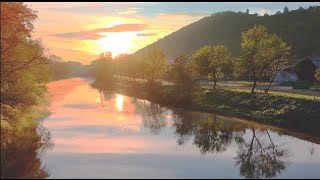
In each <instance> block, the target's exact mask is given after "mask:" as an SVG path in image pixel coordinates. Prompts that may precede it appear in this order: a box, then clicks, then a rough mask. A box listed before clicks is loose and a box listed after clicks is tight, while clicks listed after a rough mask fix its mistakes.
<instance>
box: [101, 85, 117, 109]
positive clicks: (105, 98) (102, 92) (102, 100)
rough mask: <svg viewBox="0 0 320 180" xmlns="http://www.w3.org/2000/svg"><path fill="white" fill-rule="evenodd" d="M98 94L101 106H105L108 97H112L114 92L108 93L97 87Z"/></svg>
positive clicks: (108, 99)
mask: <svg viewBox="0 0 320 180" xmlns="http://www.w3.org/2000/svg"><path fill="white" fill-rule="evenodd" d="M99 95H100V103H101V106H102V107H103V108H106V107H107V104H108V102H109V101H110V99H112V98H113V97H114V95H115V94H114V93H110V92H108V91H104V90H100V89H99Z"/></svg>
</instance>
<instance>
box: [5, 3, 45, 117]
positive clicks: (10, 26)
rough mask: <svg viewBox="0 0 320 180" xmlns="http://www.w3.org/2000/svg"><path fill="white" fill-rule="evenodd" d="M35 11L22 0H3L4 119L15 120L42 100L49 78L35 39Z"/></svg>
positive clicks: (40, 46)
mask: <svg viewBox="0 0 320 180" xmlns="http://www.w3.org/2000/svg"><path fill="white" fill-rule="evenodd" d="M36 18H37V15H36V11H34V10H32V9H30V8H28V7H27V5H25V4H23V3H21V2H1V110H2V111H1V119H3V120H7V121H10V122H13V121H14V120H15V119H16V118H15V117H16V116H17V111H19V112H20V113H23V112H26V111H27V109H28V108H30V107H31V106H34V105H37V104H39V103H40V101H42V99H41V97H43V96H44V94H45V93H46V83H47V82H48V81H49V80H50V73H49V72H50V71H49V66H48V64H49V60H48V59H47V57H46V56H45V55H44V50H45V49H44V47H43V45H42V43H41V41H39V40H35V39H32V32H33V30H34V27H33V25H32V23H33V21H34V20H35V19H36Z"/></svg>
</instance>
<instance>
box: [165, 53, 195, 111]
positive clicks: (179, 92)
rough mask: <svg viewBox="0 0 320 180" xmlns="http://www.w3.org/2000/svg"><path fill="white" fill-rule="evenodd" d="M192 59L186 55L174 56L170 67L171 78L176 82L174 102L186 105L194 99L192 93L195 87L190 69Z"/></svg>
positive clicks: (173, 93)
mask: <svg viewBox="0 0 320 180" xmlns="http://www.w3.org/2000/svg"><path fill="white" fill-rule="evenodd" d="M190 62H191V59H189V58H188V56H186V55H180V56H177V57H175V58H174V60H173V63H172V65H171V67H170V71H169V74H170V79H171V80H172V81H173V82H174V86H173V87H174V88H173V92H171V93H170V94H171V95H172V96H173V97H174V98H171V99H172V100H173V99H174V100H175V102H174V103H179V104H183V105H186V104H187V103H189V102H190V101H191V99H192V93H193V90H194V88H195V82H194V80H193V76H192V73H191V72H190V70H189V66H190Z"/></svg>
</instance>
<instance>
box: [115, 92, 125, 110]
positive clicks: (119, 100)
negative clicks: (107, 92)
mask: <svg viewBox="0 0 320 180" xmlns="http://www.w3.org/2000/svg"><path fill="white" fill-rule="evenodd" d="M123 99H124V97H123V96H122V95H120V94H117V97H116V106H117V108H118V111H120V112H121V111H122V108H123Z"/></svg>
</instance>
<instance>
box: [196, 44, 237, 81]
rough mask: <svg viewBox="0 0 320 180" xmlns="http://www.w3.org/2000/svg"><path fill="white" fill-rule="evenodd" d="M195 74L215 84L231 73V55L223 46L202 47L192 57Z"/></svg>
mask: <svg viewBox="0 0 320 180" xmlns="http://www.w3.org/2000/svg"><path fill="white" fill-rule="evenodd" d="M193 61H194V63H193V65H194V69H195V72H197V74H199V75H200V76H202V77H207V78H209V79H213V80H214V82H215V84H214V87H215V85H216V82H217V81H218V80H219V79H221V78H222V77H223V76H225V75H228V74H230V72H231V65H232V62H231V54H230V52H229V51H228V50H227V48H225V47H224V46H212V47H210V46H204V47H202V48H200V49H199V50H198V51H196V52H195V54H194V55H193Z"/></svg>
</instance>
